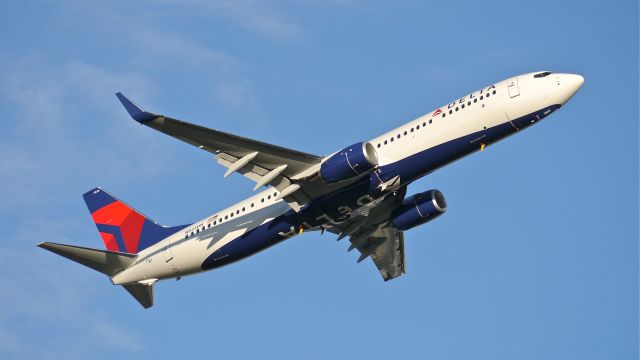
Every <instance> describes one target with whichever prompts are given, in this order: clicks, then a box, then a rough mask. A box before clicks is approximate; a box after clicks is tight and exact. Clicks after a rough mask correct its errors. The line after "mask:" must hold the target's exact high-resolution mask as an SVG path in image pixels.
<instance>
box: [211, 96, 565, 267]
mask: <svg viewBox="0 0 640 360" xmlns="http://www.w3.org/2000/svg"><path fill="white" fill-rule="evenodd" d="M559 107H560V105H552V106H549V107H546V108H544V109H541V110H539V111H536V112H533V113H531V114H528V115H526V116H523V117H521V118H518V119H515V120H512V121H511V122H506V123H503V124H500V125H498V126H495V127H491V128H489V129H486V130H482V131H478V132H475V133H473V134H469V135H466V136H463V137H460V138H457V139H454V140H451V141H448V142H446V143H443V144H440V145H437V146H434V147H432V148H429V149H426V150H424V151H421V152H419V153H416V154H414V155H411V156H408V157H406V158H404V159H402V160H399V161H397V162H394V163H392V164H388V165H384V166H381V167H380V168H379V169H378V174H377V176H376V175H375V174H373V175H371V176H369V177H364V178H363V179H362V180H359V181H356V182H355V183H353V184H350V185H349V186H347V187H345V188H343V189H340V190H338V191H336V192H334V193H331V194H328V195H324V196H321V197H319V198H317V199H314V200H313V201H312V202H311V203H309V204H308V205H307V206H305V207H304V208H303V209H301V210H300V212H298V213H296V212H294V211H293V210H290V211H287V212H286V213H284V214H282V215H280V216H278V217H276V218H275V219H273V220H271V221H269V222H267V223H265V224H262V225H260V226H258V227H257V228H254V229H252V230H250V231H248V232H246V233H245V234H244V235H242V236H240V237H238V238H236V239H233V240H232V241H230V242H229V243H228V244H226V245H224V246H222V247H221V248H220V249H218V250H216V251H215V252H214V253H212V254H211V255H209V256H208V257H207V258H206V259H205V261H204V262H203V263H202V269H203V270H210V269H213V268H216V267H220V266H224V265H227V264H230V263H232V262H235V261H238V260H241V259H243V258H245V257H248V256H250V255H253V254H255V253H257V252H259V251H262V250H264V249H266V248H268V247H270V246H273V245H275V244H277V243H279V242H281V241H283V240H285V239H287V238H289V237H290V236H292V235H294V234H295V233H296V230H297V229H298V227H299V226H300V225H303V226H304V227H305V228H308V227H311V228H316V227H319V226H321V225H323V224H326V223H328V222H329V221H330V220H329V219H333V220H334V221H335V222H340V221H344V220H346V219H347V218H348V216H349V214H348V212H347V213H345V212H344V209H345V208H348V209H351V210H355V209H357V207H359V206H360V205H358V199H361V198H362V197H363V196H366V195H369V196H370V197H371V198H372V199H377V198H379V197H380V196H382V195H383V194H384V193H383V192H381V191H380V190H379V188H378V187H377V185H378V184H379V183H380V180H382V181H389V180H391V179H393V178H394V177H395V176H398V175H400V179H401V181H402V185H403V186H406V185H407V184H409V183H410V182H411V181H414V180H416V179H418V178H420V177H421V176H424V175H426V174H428V173H430V172H432V171H434V170H436V169H438V168H440V167H442V166H444V165H446V164H448V163H450V162H452V161H455V160H457V159H459V158H461V157H463V156H466V155H468V154H470V153H472V152H474V151H477V150H479V149H480V143H484V144H485V145H489V144H492V143H494V142H496V141H498V140H501V139H503V138H505V137H507V136H509V135H511V134H513V133H515V132H516V131H518V130H522V129H524V128H526V127H528V126H530V125H531V124H533V123H534V122H537V121H539V120H541V119H542V118H544V117H545V116H548V115H549V114H551V113H552V112H553V111H555V110H556V109H558V108H559ZM516 128H517V130H516ZM378 176H379V177H380V179H378Z"/></svg>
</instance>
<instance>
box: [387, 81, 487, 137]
mask: <svg viewBox="0 0 640 360" xmlns="http://www.w3.org/2000/svg"><path fill="white" fill-rule="evenodd" d="M492 94H493V95H495V94H496V91H495V90H493V92H491V93H486V94H485V95H480V100H484V98H485V97H487V98H488V97H489V96H491V95H492ZM477 102H478V98H474V99H473V102H471V100H469V101H468V102H467V104H466V106H471V104H472V103H473V104H475V103H477ZM464 108H465V104H462V105H459V106H456V107H455V109H451V110H449V115H451V114H453V112H454V111H458V110H461V109H464ZM446 116H447V112H446V111H444V112H442V117H443V118H444V117H446ZM431 123H433V119H429V124H431ZM425 126H427V122H426V121H423V122H422V127H423V128H424V127H425ZM417 130H420V124H418V125H416V127H415V128H413V127H411V128H410V129H409V130H408V131H407V130H405V131H404V133H401V134H398V135H396V136H395V137H391V138H390V139H389V140H385V141H383V142H381V143H378V145H377V147H381V146H383V145H387V144H389V143H392V142H393V140H394V139H400V137H402V136H403V135H404V136H406V135H408V134H409V133H412V132H414V131H417Z"/></svg>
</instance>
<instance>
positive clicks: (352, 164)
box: [320, 142, 378, 184]
mask: <svg viewBox="0 0 640 360" xmlns="http://www.w3.org/2000/svg"><path fill="white" fill-rule="evenodd" d="M377 165H378V154H377V153H376V149H375V148H374V147H373V145H371V144H370V143H368V142H359V143H357V144H353V145H351V146H349V147H347V148H345V149H343V150H340V151H339V152H337V153H335V154H333V155H331V157H330V158H328V159H327V160H325V162H323V163H322V165H320V178H321V179H322V181H324V182H325V183H329V184H332V183H336V182H338V181H343V180H348V179H351V178H353V177H355V176H358V175H362V174H364V173H366V172H368V171H370V170H371V169H373V168H374V167H376V166H377Z"/></svg>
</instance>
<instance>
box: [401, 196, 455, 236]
mask: <svg viewBox="0 0 640 360" xmlns="http://www.w3.org/2000/svg"><path fill="white" fill-rule="evenodd" d="M445 211H447V202H446V201H445V199H444V195H442V193H441V192H440V191H438V190H429V191H425V192H423V193H419V194H415V195H412V196H410V197H408V198H406V199H404V201H403V202H402V204H400V205H398V207H397V208H395V209H394V210H393V212H392V214H391V223H392V224H393V226H395V227H396V228H397V229H399V230H409V229H411V228H414V227H416V226H418V225H422V224H424V223H426V222H428V221H431V220H433V219H435V218H437V217H438V216H440V215H442V214H443V213H444V212H445Z"/></svg>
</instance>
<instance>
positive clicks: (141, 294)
mask: <svg viewBox="0 0 640 360" xmlns="http://www.w3.org/2000/svg"><path fill="white" fill-rule="evenodd" d="M122 287H124V289H125V290H127V291H128V292H129V294H131V296H133V297H134V298H136V300H138V302H139V303H140V305H142V306H143V307H144V308H145V309H148V308H150V307H152V306H153V283H151V284H148V285H147V284H127V285H122Z"/></svg>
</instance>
